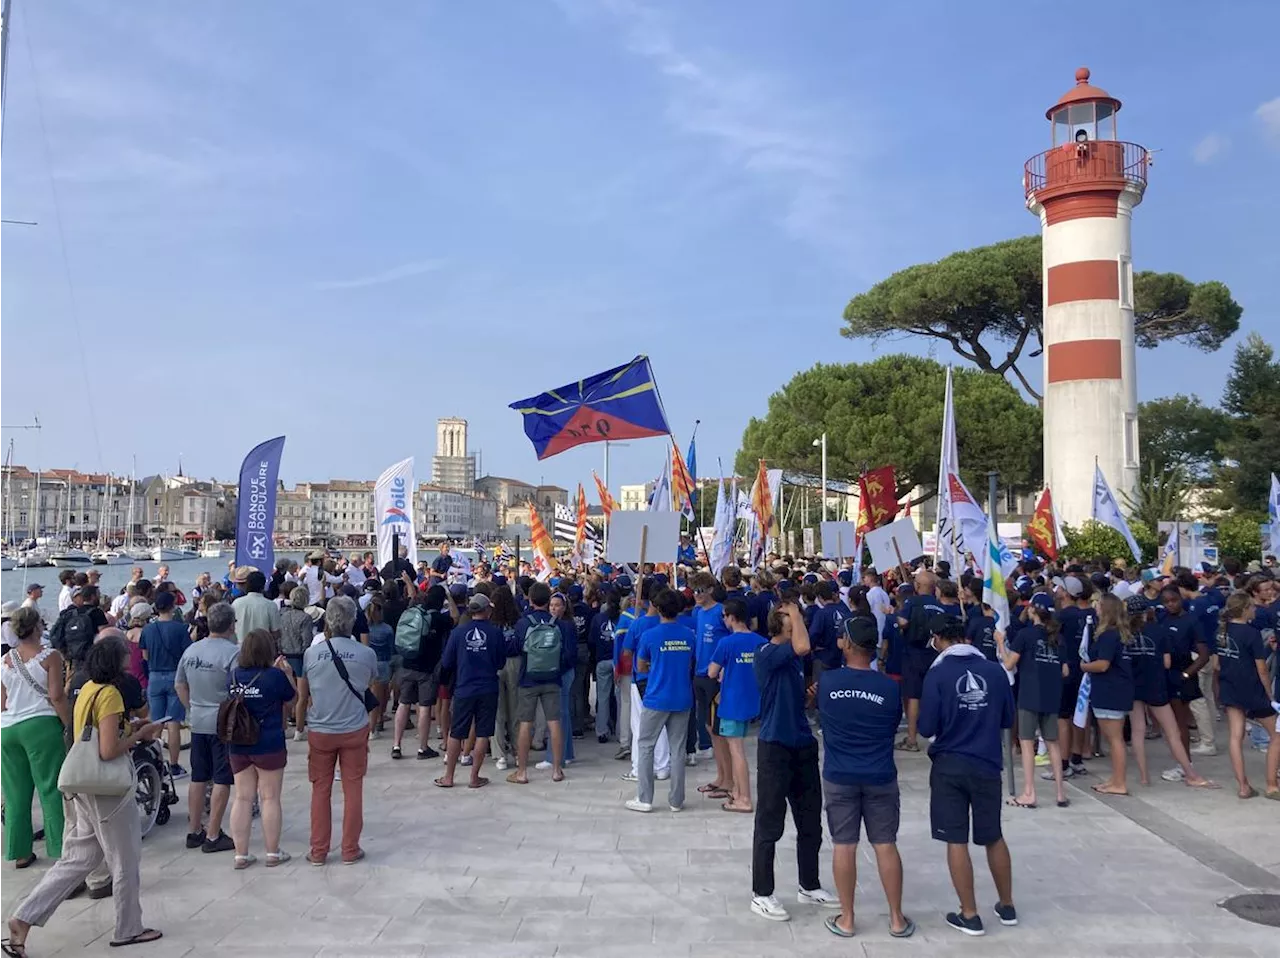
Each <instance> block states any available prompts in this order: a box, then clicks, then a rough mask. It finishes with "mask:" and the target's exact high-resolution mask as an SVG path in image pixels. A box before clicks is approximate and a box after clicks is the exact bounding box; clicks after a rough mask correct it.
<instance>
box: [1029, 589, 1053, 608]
mask: <svg viewBox="0 0 1280 958" xmlns="http://www.w3.org/2000/svg"><path fill="white" fill-rule="evenodd" d="M1031 604H1032V605H1035V606H1039V607H1040V608H1042V609H1044V610H1045V611H1046V612H1051V611H1053V597H1052V596H1051V595H1049V594H1048V593H1047V592H1037V593H1036V594H1035V595H1033V596H1032V597H1031Z"/></svg>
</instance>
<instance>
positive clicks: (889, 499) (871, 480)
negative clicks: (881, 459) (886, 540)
mask: <svg viewBox="0 0 1280 958" xmlns="http://www.w3.org/2000/svg"><path fill="white" fill-rule="evenodd" d="M858 493H859V495H858V529H857V532H858V535H862V534H863V533H864V532H870V531H871V530H872V529H879V528H880V527H881V526H882V525H885V524H886V523H889V522H892V521H893V517H894V516H896V515H897V514H898V490H897V486H896V480H895V479H894V475H893V466H881V467H880V468H879V469H872V470H870V471H869V472H864V473H863V474H862V475H861V476H859V477H858ZM864 523H865V525H864Z"/></svg>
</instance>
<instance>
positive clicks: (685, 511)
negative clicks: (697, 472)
mask: <svg viewBox="0 0 1280 958" xmlns="http://www.w3.org/2000/svg"><path fill="white" fill-rule="evenodd" d="M692 448H693V447H692V446H690V449H692ZM671 452H672V454H673V457H672V460H671V488H672V491H673V492H674V493H675V497H676V507H677V511H678V512H680V513H681V514H682V515H683V516H684V517H685V518H686V519H688V520H689V521H690V522H692V521H693V493H694V482H693V474H692V473H691V472H690V471H689V467H688V466H687V465H685V461H684V456H682V455H680V449H679V447H677V446H676V444H675V443H674V442H673V443H672V444H671Z"/></svg>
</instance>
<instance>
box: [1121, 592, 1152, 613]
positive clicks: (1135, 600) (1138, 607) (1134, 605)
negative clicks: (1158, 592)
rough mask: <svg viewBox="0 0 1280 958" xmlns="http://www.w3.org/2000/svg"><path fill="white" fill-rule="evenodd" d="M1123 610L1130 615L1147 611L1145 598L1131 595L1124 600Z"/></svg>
mask: <svg viewBox="0 0 1280 958" xmlns="http://www.w3.org/2000/svg"><path fill="white" fill-rule="evenodd" d="M1124 610H1125V611H1126V612H1128V613H1129V614H1130V615H1142V614H1143V613H1145V612H1146V611H1147V600H1146V599H1145V598H1144V597H1143V596H1140V595H1131V596H1129V598H1127V599H1125V600H1124Z"/></svg>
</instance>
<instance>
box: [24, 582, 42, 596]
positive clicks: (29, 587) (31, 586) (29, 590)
mask: <svg viewBox="0 0 1280 958" xmlns="http://www.w3.org/2000/svg"><path fill="white" fill-rule="evenodd" d="M43 588H44V586H42V585H41V584H40V583H39V582H32V583H29V584H28V585H27V595H30V594H31V593H32V592H35V591H36V589H43Z"/></svg>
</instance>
